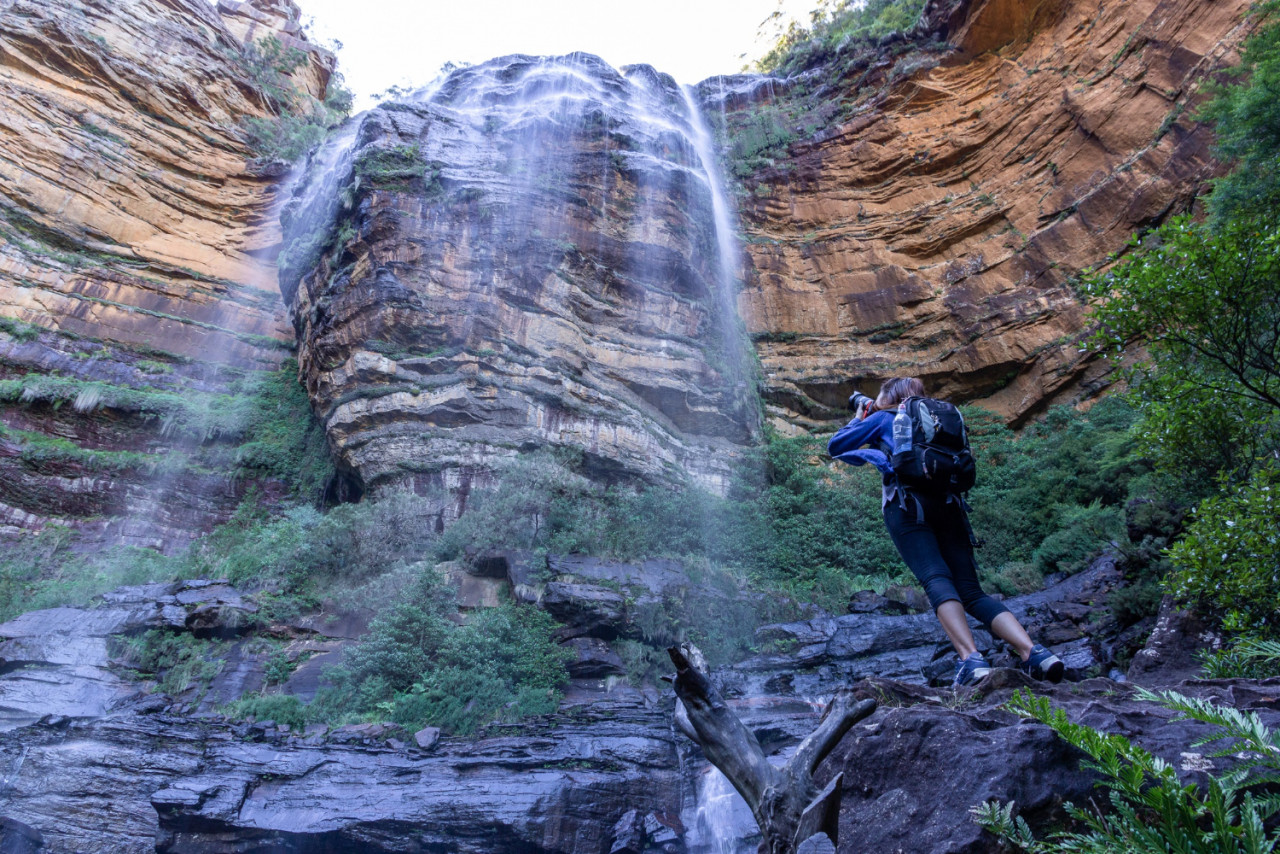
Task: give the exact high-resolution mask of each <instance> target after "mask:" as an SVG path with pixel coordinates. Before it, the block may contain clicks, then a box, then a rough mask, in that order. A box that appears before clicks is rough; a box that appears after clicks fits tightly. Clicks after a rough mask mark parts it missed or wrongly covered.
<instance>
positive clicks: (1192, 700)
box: [1137, 688, 1280, 770]
mask: <svg viewBox="0 0 1280 854" xmlns="http://www.w3.org/2000/svg"><path fill="white" fill-rule="evenodd" d="M1137 696H1138V698H1139V699H1142V700H1146V701H1148V702H1152V703H1157V704H1158V705H1161V706H1164V707H1165V708H1166V709H1170V710H1172V711H1175V712H1177V713H1178V714H1177V716H1176V717H1175V718H1174V720H1194V721H1200V722H1201V723H1206V724H1209V725H1211V726H1214V727H1216V728H1217V731H1216V732H1214V733H1211V734H1209V735H1207V736H1205V737H1203V738H1200V739H1197V740H1196V741H1195V742H1194V743H1193V744H1192V746H1193V747H1200V746H1202V745H1205V744H1212V743H1213V742H1215V741H1222V740H1224V739H1233V740H1234V741H1235V742H1237V743H1234V744H1231V745H1228V746H1227V747H1225V748H1221V749H1218V750H1216V751H1215V752H1214V753H1213V754H1212V755H1213V756H1233V755H1236V754H1238V753H1239V752H1241V750H1243V751H1244V752H1245V753H1246V754H1253V755H1251V756H1250V755H1246V756H1245V757H1244V758H1243V761H1244V764H1245V766H1246V767H1254V766H1259V765H1260V766H1264V767H1267V768H1273V769H1276V770H1280V736H1277V734H1276V733H1274V732H1272V731H1271V729H1270V728H1268V727H1267V726H1266V724H1264V723H1263V722H1262V719H1261V718H1259V717H1258V715H1257V714H1256V713H1254V712H1242V711H1240V710H1239V709H1233V708H1231V707H1230V706H1219V705H1217V704H1216V703H1213V702H1211V701H1209V700H1202V699H1199V698H1196V697H1187V696H1184V695H1182V694H1179V693H1177V692H1176V691H1161V692H1160V693H1155V692H1152V691H1148V690H1147V689H1145V688H1139V689H1138V691H1137Z"/></svg>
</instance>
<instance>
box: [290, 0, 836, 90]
mask: <svg viewBox="0 0 1280 854" xmlns="http://www.w3.org/2000/svg"><path fill="white" fill-rule="evenodd" d="M297 2H298V5H299V6H301V7H302V17H303V22H304V23H309V31H310V32H311V33H312V35H313V36H314V37H315V38H316V39H317V40H318V41H320V42H322V43H324V42H328V41H331V40H333V39H337V40H338V41H340V42H342V45H343V47H342V50H341V51H340V53H339V58H340V62H341V69H342V72H343V74H344V75H345V76H346V79H347V85H348V86H349V87H350V88H351V89H352V90H353V91H355V93H356V95H357V99H358V100H357V107H358V108H360V109H363V108H365V107H368V106H370V105H371V103H372V100H371V97H372V96H373V95H374V94H376V93H378V92H382V91H384V90H386V89H387V88H388V87H389V86H393V85H400V86H405V85H409V86H421V85H423V84H426V83H429V82H430V81H431V80H432V79H433V78H434V77H435V76H436V72H437V71H438V69H439V68H440V66H441V65H442V64H444V63H445V62H483V61H484V60H486V59H491V58H493V57H495V56H502V55H504V54H509V53H529V54H538V55H550V54H563V53H570V52H572V51H575V50H581V51H586V52H588V53H594V54H598V55H599V56H601V57H603V58H604V59H605V60H606V61H607V62H609V63H610V64H612V65H614V66H620V65H627V64H630V63H637V62H647V63H649V64H650V65H652V66H654V67H655V68H657V69H658V70H660V71H665V72H667V73H669V74H671V76H673V77H675V78H676V80H677V81H678V82H680V83H697V82H698V81H700V80H704V79H706V78H707V77H711V76H712V75H715V74H728V73H732V72H735V71H738V70H740V69H741V67H742V64H743V61H744V60H743V57H742V54H744V53H745V54H747V58H750V59H754V58H755V57H756V56H758V55H759V54H761V53H763V52H764V51H763V48H762V46H761V45H760V44H759V42H758V38H757V28H758V27H759V25H760V22H761V21H763V20H764V19H765V18H767V17H768V16H769V15H770V14H771V13H772V12H773V11H774V10H776V9H778V8H780V7H779V0H629V2H625V3H623V2H617V0H426V2H422V0H416V2H415V0H297ZM816 5H817V0H781V8H782V9H783V11H784V13H785V14H788V15H795V16H797V17H800V18H801V19H802V20H805V19H807V15H808V11H809V10H810V9H811V8H813V7H814V6H816Z"/></svg>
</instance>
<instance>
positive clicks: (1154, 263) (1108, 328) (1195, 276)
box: [1087, 216, 1280, 483]
mask: <svg viewBox="0 0 1280 854" xmlns="http://www.w3.org/2000/svg"><path fill="white" fill-rule="evenodd" d="M1132 245H1133V246H1134V248H1135V249H1138V250H1139V251H1137V252H1135V253H1134V255H1133V256H1132V257H1130V258H1129V259H1127V260H1126V261H1124V262H1122V263H1121V264H1119V265H1117V267H1116V269H1114V270H1113V271H1112V272H1111V273H1109V274H1107V275H1104V276H1096V277H1094V278H1093V279H1091V280H1090V281H1089V282H1088V284H1087V289H1088V292H1089V294H1090V296H1091V297H1092V298H1093V299H1095V300H1096V301H1097V304H1096V305H1095V307H1094V309H1093V318H1094V320H1095V321H1096V322H1097V323H1098V325H1099V330H1098V332H1097V334H1096V336H1095V338H1094V343H1095V345H1096V346H1097V347H1098V348H1099V349H1101V350H1103V351H1104V352H1107V353H1109V354H1112V355H1116V356H1119V355H1122V354H1123V353H1125V351H1126V350H1127V349H1128V348H1132V347H1134V346H1135V345H1136V346H1144V347H1146V349H1147V351H1148V352H1149V354H1150V361H1147V362H1142V363H1140V364H1139V365H1138V367H1137V368H1136V369H1134V371H1133V372H1132V374H1133V378H1134V379H1135V380H1136V388H1137V395H1138V399H1139V401H1140V404H1141V406H1142V409H1143V411H1144V415H1145V419H1144V424H1143V428H1142V434H1143V439H1144V445H1145V450H1146V451H1147V452H1148V453H1150V455H1151V456H1152V457H1153V458H1154V459H1155V460H1156V461H1157V462H1159V463H1161V464H1162V465H1163V466H1164V468H1165V469H1166V470H1169V471H1171V472H1175V473H1181V474H1183V475H1184V479H1185V480H1190V481H1200V482H1201V483H1204V482H1205V481H1206V479H1208V481H1209V482H1212V479H1211V478H1212V475H1213V474H1215V473H1217V472H1223V471H1225V472H1229V473H1232V474H1235V475H1236V476H1244V475H1247V473H1248V471H1249V470H1250V469H1251V468H1252V467H1253V465H1254V464H1255V462H1256V461H1257V460H1258V459H1259V458H1260V457H1261V456H1263V455H1264V454H1265V453H1266V452H1267V451H1269V450H1271V449H1273V448H1274V447H1276V444H1277V439H1278V438H1280V434H1278V432H1277V427H1278V425H1280V221H1277V220H1275V219H1270V220H1265V219H1262V218H1259V217H1254V216H1250V217H1246V218H1239V219H1233V220H1231V221H1230V222H1226V223H1224V224H1223V225H1222V227H1221V228H1220V229H1216V230H1215V229H1212V228H1210V227H1208V226H1206V225H1204V224H1202V223H1197V222H1194V221H1193V220H1191V219H1190V218H1188V217H1180V218H1177V219H1175V220H1173V221H1172V222H1170V223H1168V224H1166V225H1165V226H1163V227H1161V228H1160V229H1158V230H1157V231H1156V232H1155V234H1154V235H1152V236H1151V237H1150V238H1149V239H1148V240H1147V241H1145V244H1139V243H1138V242H1137V241H1136V240H1135V242H1134V243H1133V244H1132Z"/></svg>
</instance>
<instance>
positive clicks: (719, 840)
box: [685, 766, 760, 854]
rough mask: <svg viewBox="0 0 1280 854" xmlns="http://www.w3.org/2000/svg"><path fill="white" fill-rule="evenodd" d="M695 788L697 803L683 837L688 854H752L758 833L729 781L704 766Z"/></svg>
mask: <svg viewBox="0 0 1280 854" xmlns="http://www.w3.org/2000/svg"><path fill="white" fill-rule="evenodd" d="M694 786H695V790H696V792H697V801H696V805H695V806H694V809H693V811H692V818H693V821H692V822H691V823H690V825H691V826H690V828H689V833H688V834H687V835H686V837H685V844H686V846H687V850H688V852H689V854H754V852H755V850H756V847H757V845H758V843H759V840H760V830H759V828H758V827H757V826H756V820H755V818H754V817H753V816H752V815H751V810H750V809H749V808H748V807H747V804H746V801H744V800H742V797H741V796H740V795H739V794H738V793H737V792H736V791H734V788H733V785H732V784H731V783H730V782H729V780H728V778H726V777H725V776H724V774H722V773H720V771H719V770H718V769H716V768H715V767H714V766H707V768H706V770H705V771H703V772H702V774H701V775H700V776H699V777H698V779H697V780H695V781H694Z"/></svg>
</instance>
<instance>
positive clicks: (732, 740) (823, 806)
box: [667, 644, 876, 854]
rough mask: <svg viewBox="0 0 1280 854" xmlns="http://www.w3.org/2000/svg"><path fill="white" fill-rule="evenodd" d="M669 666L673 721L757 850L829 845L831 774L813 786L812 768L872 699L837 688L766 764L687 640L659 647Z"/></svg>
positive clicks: (834, 786) (833, 808) (834, 818)
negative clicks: (729, 788)
mask: <svg viewBox="0 0 1280 854" xmlns="http://www.w3.org/2000/svg"><path fill="white" fill-rule="evenodd" d="M667 654H668V655H670V656H671V661H672V662H673V663H674V664H675V666H676V677H675V680H674V686H675V690H676V696H677V697H679V698H680V701H679V702H678V703H677V704H676V725H677V726H678V727H679V728H680V731H681V732H683V733H684V734H685V735H687V736H689V738H691V739H693V740H694V741H695V742H697V743H698V745H699V746H700V747H701V748H702V752H703V754H704V755H705V756H706V757H707V761H709V762H710V763H711V764H712V765H714V766H716V767H717V768H719V769H720V771H721V772H723V773H724V776H725V777H727V778H728V780H729V782H730V783H732V784H733V787H734V788H735V789H737V790H738V794H740V795H742V798H743V800H745V801H746V802H747V806H749V807H751V812H752V814H753V815H754V816H755V818H756V823H757V824H759V825H760V832H761V833H762V834H763V835H764V842H762V843H761V844H760V852H761V854H808V852H813V854H819V852H823V851H834V850H835V845H836V843H837V842H838V839H837V836H838V833H839V821H840V783H841V778H842V775H840V774H837V775H836V776H835V777H834V778H833V779H832V780H831V782H830V783H828V784H827V785H826V786H825V787H824V788H822V789H821V790H819V789H818V785H817V784H816V783H815V782H814V780H813V772H814V771H815V770H816V769H817V767H818V765H819V764H821V762H822V760H823V759H825V758H826V756H827V754H828V753H830V752H831V751H832V749H834V748H835V746H836V745H837V744H839V743H840V739H842V738H844V735H845V733H847V732H848V731H849V730H850V728H852V727H853V725H854V724H856V723H857V722H858V721H860V720H862V719H863V718H865V717H867V716H868V715H870V714H871V713H872V712H874V711H875V709H876V701H875V700H862V701H861V702H859V701H857V700H855V699H854V697H853V696H852V695H851V694H848V693H841V694H838V695H836V697H835V698H834V699H833V700H832V701H831V702H830V703H829V704H827V708H826V709H825V710H824V711H823V713H822V717H821V719H820V720H819V723H818V727H817V729H815V730H814V731H813V732H812V733H810V734H809V736H808V737H807V738H806V739H805V740H804V741H802V742H801V743H800V746H799V747H798V748H796V752H795V754H794V755H793V756H792V757H791V759H790V760H788V762H787V764H786V765H784V766H782V767H775V766H773V765H771V764H769V761H768V760H767V759H766V758H765V755H764V751H763V750H761V748H760V742H759V741H757V740H756V737H755V735H754V734H752V732H751V730H749V729H747V728H746V727H745V726H744V725H743V723H742V721H740V720H738V716H737V715H735V714H734V713H733V712H732V711H730V710H729V707H728V706H726V705H725V702H724V699H723V698H722V697H721V696H720V692H718V691H717V690H716V689H715V688H714V687H713V686H712V684H711V682H710V680H709V679H707V677H706V675H705V674H703V673H702V672H701V671H699V670H698V668H697V667H696V666H695V665H694V664H693V662H691V661H690V659H691V658H694V659H698V658H701V655H700V653H698V652H697V651H696V650H695V649H693V648H691V647H689V646H688V645H687V644H686V645H682V646H673V647H671V648H669V649H668V650H667Z"/></svg>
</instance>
